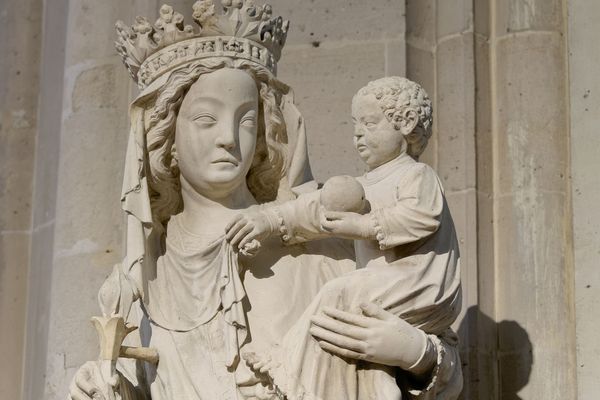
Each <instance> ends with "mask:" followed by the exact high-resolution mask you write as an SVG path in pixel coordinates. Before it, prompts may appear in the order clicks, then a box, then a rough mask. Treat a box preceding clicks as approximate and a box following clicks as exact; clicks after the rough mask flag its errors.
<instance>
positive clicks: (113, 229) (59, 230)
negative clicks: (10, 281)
mask: <svg viewBox="0 0 600 400" xmlns="http://www.w3.org/2000/svg"><path fill="white" fill-rule="evenodd" d="M66 6H67V7H68V8H67V10H66V12H65V13H64V16H65V17H66V16H68V19H67V20H63V21H62V22H63V24H64V25H63V26H66V44H65V48H66V53H65V54H64V55H63V57H64V58H63V60H64V79H63V81H62V83H61V86H62V93H63V96H62V103H61V110H60V111H59V114H58V115H59V117H60V120H59V122H60V125H59V126H60V130H59V132H60V136H59V138H58V140H57V142H56V143H60V147H59V148H58V151H57V152H58V154H59V155H60V156H59V158H58V163H57V164H58V165H57V168H58V174H57V179H56V182H55V186H54V191H55V198H56V200H55V204H56V207H55V209H53V210H51V214H52V215H53V216H54V217H53V219H52V221H53V223H52V234H51V235H53V245H52V247H51V248H46V249H43V251H42V250H40V252H42V253H43V255H44V256H45V258H44V261H43V262H44V263H45V264H46V266H48V264H49V263H48V260H52V262H51V266H52V268H51V273H50V272H46V274H45V278H46V279H47V280H46V281H45V282H44V283H43V284H42V283H40V286H41V289H42V290H46V291H48V300H49V301H48V303H49V304H50V306H49V309H48V311H47V313H48V315H49V317H48V319H47V321H48V325H47V326H46V327H43V326H42V327H40V328H45V329H46V330H47V345H46V346H45V348H44V349H43V350H46V353H45V355H46V357H45V358H46V359H45V363H44V365H45V371H44V375H45V378H44V377H42V378H41V379H40V377H37V379H36V380H35V381H33V382H32V385H33V388H32V389H31V394H30V397H29V398H31V399H36V400H37V399H39V398H44V399H47V400H50V399H52V400H53V399H64V397H65V395H66V393H67V387H68V384H69V382H70V380H71V378H72V376H73V374H74V373H75V371H76V370H77V369H78V368H79V367H80V366H81V364H83V363H84V362H86V361H88V360H94V359H97V357H98V353H97V352H98V350H97V349H98V339H97V337H96V333H95V331H94V329H93V327H92V325H91V324H90V317H91V316H92V315H95V314H97V313H98V312H99V310H98V305H97V300H96V298H97V292H98V289H99V287H100V285H101V284H102V282H103V281H104V279H105V278H106V276H107V275H108V274H109V273H110V271H111V270H112V266H113V265H114V264H115V263H117V262H119V261H120V260H121V257H122V255H123V225H124V224H123V222H124V220H123V218H124V217H123V214H122V212H121V209H120V206H119V197H120V190H121V181H122V171H123V162H124V155H125V149H126V142H127V132H128V125H129V118H128V116H127V109H128V103H129V101H130V98H131V97H130V93H131V92H132V90H131V86H132V85H131V83H130V78H129V76H128V73H127V71H126V70H125V68H124V67H123V65H122V64H121V60H120V58H119V57H118V56H117V54H116V52H115V50H114V39H115V31H114V24H115V21H116V20H118V19H123V20H125V21H132V20H133V17H134V14H135V11H140V10H134V9H133V8H134V6H135V3H130V2H122V1H118V0H110V1H101V2H98V1H95V0H70V1H68V2H67V3H66ZM149 6H150V5H149V4H147V2H146V4H145V5H144V7H149ZM153 6H156V5H155V4H153ZM153 10H154V11H153V12H154V13H153V14H150V15H149V16H150V17H154V16H155V15H156V14H155V13H156V12H157V11H156V10H157V9H156V7H153ZM145 11H146V10H142V11H140V12H145ZM46 100H48V101H50V99H46ZM54 101H56V100H54ZM54 116H56V114H55V115H54ZM55 139H56V138H55ZM39 159H40V160H43V159H44V158H43V154H41V153H40V155H39ZM39 267H40V268H41V267H42V265H40V266H39ZM46 271H48V270H47V269H46ZM31 296H35V293H31ZM32 312H35V310H32ZM38 347H40V348H42V347H43V346H41V345H39V346H38ZM40 385H41V387H40Z"/></svg>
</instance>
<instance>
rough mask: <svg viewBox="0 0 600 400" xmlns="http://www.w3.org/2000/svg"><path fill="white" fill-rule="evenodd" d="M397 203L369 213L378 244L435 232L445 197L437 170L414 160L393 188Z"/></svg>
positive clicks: (407, 240)
mask: <svg viewBox="0 0 600 400" xmlns="http://www.w3.org/2000/svg"><path fill="white" fill-rule="evenodd" d="M395 196H396V204H395V205H394V206H393V207H389V208H381V209H378V210H374V211H373V212H372V213H371V217H372V218H373V222H374V224H375V227H376V231H377V234H376V239H377V241H378V242H379V247H380V248H381V249H382V250H384V249H389V248H392V247H395V246H399V245H402V244H406V243H412V242H416V241H418V240H421V239H425V238H427V237H429V236H431V235H432V234H434V233H435V232H436V231H437V230H438V228H439V226H440V219H441V216H442V212H443V211H444V207H445V201H444V193H443V189H442V186H441V184H440V182H439V179H438V177H437V174H436V173H435V172H434V171H433V169H431V168H430V167H429V166H427V165H425V164H421V163H418V164H415V165H414V166H413V167H412V168H410V169H409V170H408V171H407V172H406V174H405V175H404V176H403V177H402V179H401V182H399V185H398V186H397V188H396V193H395Z"/></svg>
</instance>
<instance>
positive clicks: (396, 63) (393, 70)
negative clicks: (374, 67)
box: [385, 38, 406, 76]
mask: <svg viewBox="0 0 600 400" xmlns="http://www.w3.org/2000/svg"><path fill="white" fill-rule="evenodd" d="M385 75H386V76H405V75H406V42H405V41H404V38H402V39H401V40H390V41H387V42H385Z"/></svg>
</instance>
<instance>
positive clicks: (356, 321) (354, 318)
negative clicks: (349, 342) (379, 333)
mask: <svg viewBox="0 0 600 400" xmlns="http://www.w3.org/2000/svg"><path fill="white" fill-rule="evenodd" d="M323 314H325V315H327V316H328V317H331V318H334V319H337V320H338V321H343V322H346V323H348V324H350V325H355V326H360V327H362V328H369V327H371V326H372V325H373V324H372V323H371V321H369V318H366V317H365V316H364V315H360V314H353V313H350V312H347V311H342V310H338V309H337V308H333V307H323Z"/></svg>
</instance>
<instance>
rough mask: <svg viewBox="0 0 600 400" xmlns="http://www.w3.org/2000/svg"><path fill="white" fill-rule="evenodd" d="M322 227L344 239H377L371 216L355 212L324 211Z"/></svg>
mask: <svg viewBox="0 0 600 400" xmlns="http://www.w3.org/2000/svg"><path fill="white" fill-rule="evenodd" d="M321 228H322V229H323V230H324V231H326V232H329V233H330V234H331V235H333V236H336V237H341V238H344V239H358V240H361V239H363V240H370V239H375V236H376V235H377V232H375V226H374V225H373V221H371V217H370V216H369V215H368V214H367V215H361V214H357V213H353V212H339V211H323V212H322V213H321Z"/></svg>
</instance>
